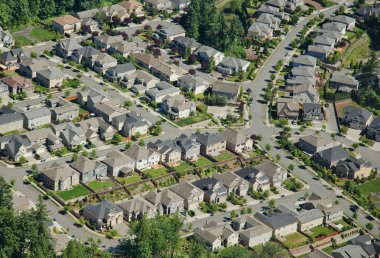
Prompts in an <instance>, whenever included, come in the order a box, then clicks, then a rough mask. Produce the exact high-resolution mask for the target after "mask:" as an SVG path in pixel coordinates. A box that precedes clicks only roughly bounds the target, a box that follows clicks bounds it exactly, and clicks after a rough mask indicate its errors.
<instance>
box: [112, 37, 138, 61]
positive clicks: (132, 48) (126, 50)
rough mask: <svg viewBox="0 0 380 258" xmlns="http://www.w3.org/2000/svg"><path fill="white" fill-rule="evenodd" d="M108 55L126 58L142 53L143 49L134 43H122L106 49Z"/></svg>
mask: <svg viewBox="0 0 380 258" xmlns="http://www.w3.org/2000/svg"><path fill="white" fill-rule="evenodd" d="M108 52H109V53H110V54H120V55H122V56H123V57H125V58H127V57H128V56H129V55H134V54H138V53H143V52H144V49H143V48H142V47H139V44H138V43H136V42H129V41H122V42H117V43H114V44H112V45H111V47H110V48H109V49H108Z"/></svg>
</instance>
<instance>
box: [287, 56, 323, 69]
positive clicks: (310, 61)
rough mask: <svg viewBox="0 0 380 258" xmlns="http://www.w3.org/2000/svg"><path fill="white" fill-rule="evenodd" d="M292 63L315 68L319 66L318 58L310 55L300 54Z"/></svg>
mask: <svg viewBox="0 0 380 258" xmlns="http://www.w3.org/2000/svg"><path fill="white" fill-rule="evenodd" d="M291 65H292V67H299V66H309V67H312V68H315V67H316V66H317V59H316V58H315V57H312V56H309V55H300V56H298V57H296V58H294V59H293V61H292V62H291Z"/></svg>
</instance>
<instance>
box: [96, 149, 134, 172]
mask: <svg viewBox="0 0 380 258" xmlns="http://www.w3.org/2000/svg"><path fill="white" fill-rule="evenodd" d="M102 162H103V163H104V164H106V165H107V173H108V175H110V176H113V177H117V176H120V175H122V176H124V177H127V176H130V175H132V172H133V170H134V169H135V161H134V160H133V159H132V158H130V157H128V156H127V155H125V154H124V153H122V152H120V151H118V150H115V151H111V152H109V153H107V155H106V158H105V159H104V160H102Z"/></svg>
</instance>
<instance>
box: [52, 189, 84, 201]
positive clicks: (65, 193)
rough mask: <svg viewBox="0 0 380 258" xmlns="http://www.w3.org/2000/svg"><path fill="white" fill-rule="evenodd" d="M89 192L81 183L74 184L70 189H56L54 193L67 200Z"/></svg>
mask: <svg viewBox="0 0 380 258" xmlns="http://www.w3.org/2000/svg"><path fill="white" fill-rule="evenodd" d="M90 193H91V192H90V191H89V190H88V189H86V188H85V187H84V186H82V185H76V186H74V187H73V188H72V189H71V190H67V191H57V192H56V194H57V195H58V196H59V197H60V198H61V199H62V200H64V201H68V200H71V199H74V198H78V197H81V196H86V195H88V194H90Z"/></svg>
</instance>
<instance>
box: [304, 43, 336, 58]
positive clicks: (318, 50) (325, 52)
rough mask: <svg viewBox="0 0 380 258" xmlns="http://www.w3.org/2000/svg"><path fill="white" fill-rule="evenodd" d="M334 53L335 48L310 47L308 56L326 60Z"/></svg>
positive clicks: (323, 46)
mask: <svg viewBox="0 0 380 258" xmlns="http://www.w3.org/2000/svg"><path fill="white" fill-rule="evenodd" d="M333 53H334V47H331V46H325V45H309V46H308V47H307V54H308V55H309V56H312V57H315V58H317V59H321V60H325V59H326V58H327V57H328V56H329V55H330V54H333Z"/></svg>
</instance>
